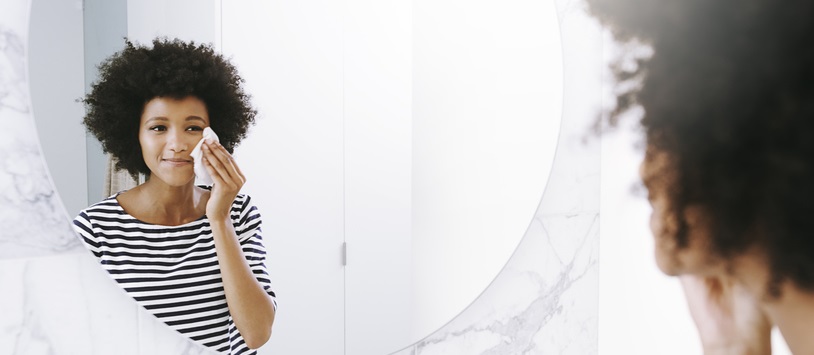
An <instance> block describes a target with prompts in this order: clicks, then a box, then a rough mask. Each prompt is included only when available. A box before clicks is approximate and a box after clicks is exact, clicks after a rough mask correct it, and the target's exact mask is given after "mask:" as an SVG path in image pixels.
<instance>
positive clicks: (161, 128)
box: [150, 125, 167, 132]
mask: <svg viewBox="0 0 814 355" xmlns="http://www.w3.org/2000/svg"><path fill="white" fill-rule="evenodd" d="M150 130H151V131H155V132H164V131H166V130H167V127H166V126H161V125H157V126H152V127H150Z"/></svg>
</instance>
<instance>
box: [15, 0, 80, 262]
mask: <svg viewBox="0 0 814 355" xmlns="http://www.w3.org/2000/svg"><path fill="white" fill-rule="evenodd" d="M29 6H30V2H29V1H26V0H18V1H8V2H4V5H3V7H4V9H3V11H2V12H0V122H2V123H3V129H2V130H0V226H3V228H2V230H0V259H9V258H20V257H27V256H37V255H53V254H59V253H65V252H79V250H80V248H81V247H80V245H79V241H78V239H77V238H76V237H75V236H74V234H73V232H72V231H71V229H70V227H69V224H68V221H69V219H68V216H67V215H66V212H65V209H64V207H63V204H62V201H60V199H59V195H58V194H57V193H56V190H55V188H54V185H53V183H52V182H51V177H50V176H49V174H48V169H47V168H46V165H45V159H44V158H43V156H42V152H41V151H40V147H39V140H38V139H37V132H36V128H35V126H34V118H33V117H32V111H31V101H30V97H29V91H28V90H29V89H28V81H27V80H28V79H27V67H26V55H27V41H28V33H27V31H28V27H27V26H28V11H29Z"/></svg>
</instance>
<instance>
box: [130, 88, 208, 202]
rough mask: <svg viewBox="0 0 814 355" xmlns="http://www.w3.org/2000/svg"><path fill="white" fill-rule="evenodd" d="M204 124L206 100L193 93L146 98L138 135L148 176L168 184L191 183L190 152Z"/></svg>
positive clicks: (193, 177)
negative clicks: (173, 96) (189, 94)
mask: <svg viewBox="0 0 814 355" xmlns="http://www.w3.org/2000/svg"><path fill="white" fill-rule="evenodd" d="M208 126H209V115H208V114H207V110H206V104H204V102H203V101H201V100H200V99H199V98H197V97H194V96H187V97H185V98H183V99H180V100H179V99H174V98H168V97H156V98H153V99H152V100H150V101H148V102H147V103H146V104H145V105H144V112H143V113H142V114H141V123H140V124H139V135H138V136H139V143H140V144H141V154H142V156H143V158H144V162H145V163H146V164H147V167H148V168H150V173H151V175H150V179H151V180H152V179H159V180H160V181H163V182H164V183H166V184H167V185H170V186H183V185H186V184H189V183H192V182H193V181H194V179H195V173H194V170H193V161H192V158H191V157H190V153H191V152H192V149H193V148H194V147H195V145H196V144H197V143H198V141H200V140H201V137H202V135H203V129H204V128H205V127H208Z"/></svg>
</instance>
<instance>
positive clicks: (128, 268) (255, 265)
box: [73, 192, 277, 354]
mask: <svg viewBox="0 0 814 355" xmlns="http://www.w3.org/2000/svg"><path fill="white" fill-rule="evenodd" d="M120 193H121V192H120ZM116 196H118V194H116V195H113V196H110V197H108V198H107V199H105V200H103V201H101V202H99V203H97V204H94V205H92V206H90V207H88V208H86V209H84V210H82V211H81V212H80V213H79V215H78V216H77V217H76V218H75V219H74V221H73V227H74V230H76V232H77V233H79V235H80V236H81V237H82V239H83V240H84V242H85V243H84V244H85V245H86V246H87V247H88V249H90V251H91V252H93V255H95V256H96V257H97V258H99V261H100V262H101V264H102V267H103V268H104V269H105V270H107V271H108V272H109V273H110V275H111V276H112V277H113V279H115V280H116V281H117V282H118V283H119V285H120V286H121V287H122V288H123V289H124V290H125V291H126V292H127V293H128V294H129V295H130V296H132V297H133V298H134V299H135V300H136V302H137V303H138V304H140V305H141V306H143V307H144V308H145V309H146V310H147V311H148V312H150V313H152V314H153V315H155V316H156V317H158V319H160V320H161V321H163V322H164V323H166V324H167V325H169V326H170V327H171V328H173V329H175V330H177V331H179V332H180V333H182V334H184V335H185V336H187V337H189V338H190V339H192V340H194V341H195V342H197V343H200V344H203V345H205V346H207V347H209V348H211V349H214V350H216V351H218V352H219V353H223V354H255V353H256V352H255V351H253V350H251V349H249V348H248V347H246V344H245V342H244V340H243V337H242V336H241V335H240V333H239V332H238V330H237V327H235V324H234V323H233V321H232V316H231V315H230V314H229V309H228V307H227V304H226V296H225V293H224V290H223V283H222V280H221V275H220V268H219V266H218V259H217V256H216V254H215V242H214V240H213V238H212V230H211V228H210V226H209V219H208V218H206V216H203V217H201V218H199V219H198V220H196V221H193V222H190V223H186V224H182V225H179V226H162V225H155V224H150V223H146V222H143V221H140V220H138V219H136V218H135V217H133V216H131V215H129V214H127V212H125V211H124V209H123V208H122V207H121V205H119V202H118V201H117V200H116ZM231 217H232V223H233V225H234V226H235V231H236V232H237V237H238V239H239V242H240V245H241V247H242V249H243V254H244V255H245V257H246V260H247V261H248V263H249V266H250V267H251V269H252V272H254V275H255V276H256V277H257V281H259V282H260V284H261V285H262V286H263V288H264V289H265V290H266V292H267V293H268V294H269V296H270V297H271V298H272V301H273V303H274V307H275V309H276V308H277V301H276V299H275V294H274V291H272V289H271V282H270V280H269V275H268V273H267V272H266V267H265V259H266V251H265V248H264V247H263V238H262V233H261V230H260V224H261V220H260V213H259V212H258V211H257V208H256V207H255V206H254V205H252V203H251V198H250V197H249V196H247V195H238V196H237V198H235V201H234V202H233V203H232V212H231Z"/></svg>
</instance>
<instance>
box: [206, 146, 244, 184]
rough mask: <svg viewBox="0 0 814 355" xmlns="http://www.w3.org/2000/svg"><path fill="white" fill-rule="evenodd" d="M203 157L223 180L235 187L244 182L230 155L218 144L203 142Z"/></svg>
mask: <svg viewBox="0 0 814 355" xmlns="http://www.w3.org/2000/svg"><path fill="white" fill-rule="evenodd" d="M204 157H205V158H207V161H208V162H209V164H210V165H211V166H212V167H213V169H214V170H215V171H216V172H217V173H218V175H220V178H221V179H222V180H223V181H224V182H226V183H228V184H234V185H236V186H237V187H240V186H242V185H243V183H245V182H246V178H245V177H244V176H243V173H242V172H241V171H240V168H238V166H237V163H236V162H235V160H234V158H233V157H232V155H231V154H229V152H228V151H226V148H224V147H223V146H221V145H220V144H217V143H212V144H204Z"/></svg>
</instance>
